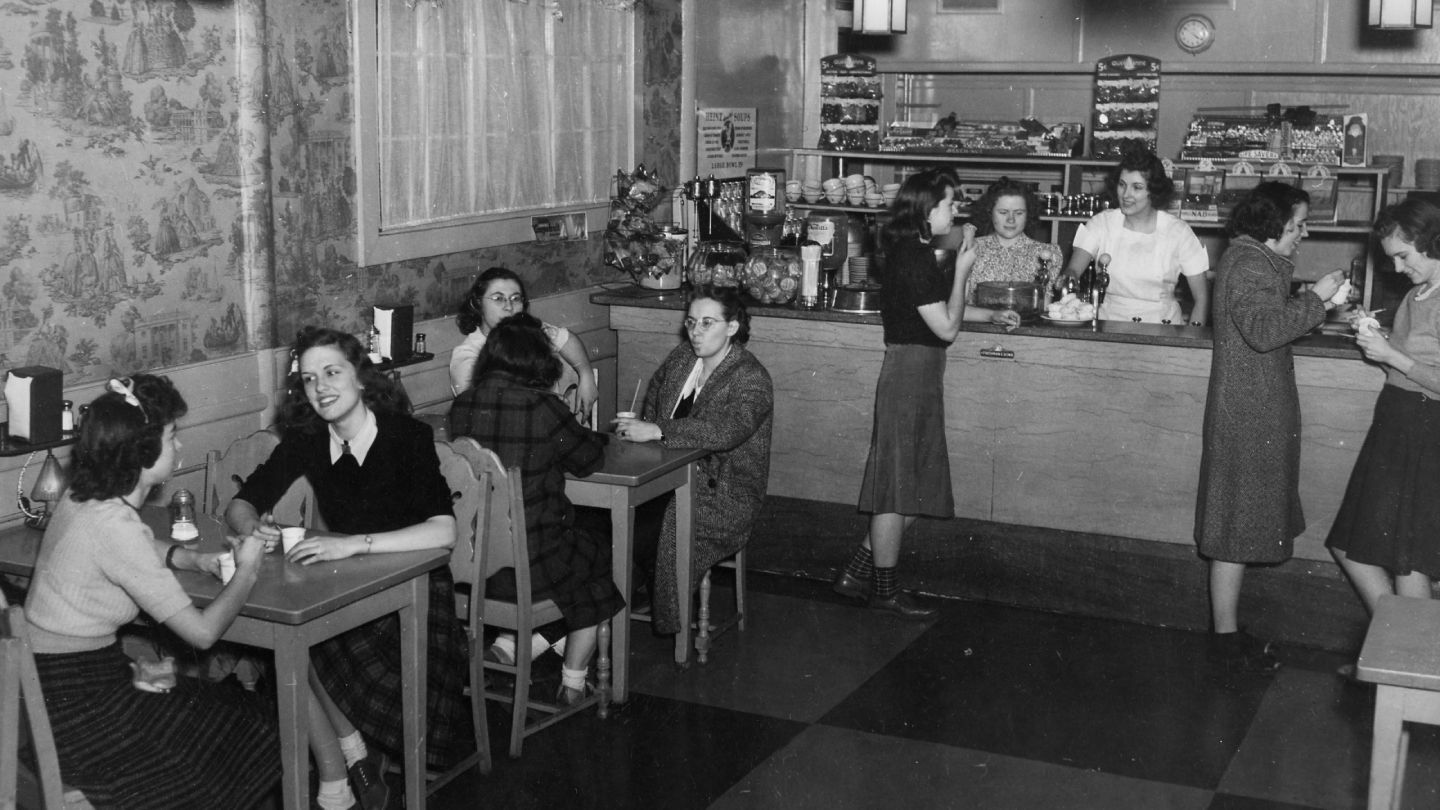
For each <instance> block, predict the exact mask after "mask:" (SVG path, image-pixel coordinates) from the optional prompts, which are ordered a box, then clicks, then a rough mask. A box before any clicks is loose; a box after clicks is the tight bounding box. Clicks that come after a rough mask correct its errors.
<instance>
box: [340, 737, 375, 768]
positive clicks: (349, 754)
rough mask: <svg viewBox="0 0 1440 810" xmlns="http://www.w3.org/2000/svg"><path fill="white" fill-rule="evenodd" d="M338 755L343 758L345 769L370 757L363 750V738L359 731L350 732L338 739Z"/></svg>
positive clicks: (367, 752) (364, 749)
mask: <svg viewBox="0 0 1440 810" xmlns="http://www.w3.org/2000/svg"><path fill="white" fill-rule="evenodd" d="M340 753H341V754H343V755H344V756H345V767H347V768H348V767H350V766H351V765H354V764H355V763H357V762H359V761H360V760H362V759H364V758H365V757H367V756H369V755H370V752H369V751H368V750H366V748H365V738H364V737H362V736H360V732H359V731H352V732H350V733H349V734H346V735H345V736H344V737H341V738H340Z"/></svg>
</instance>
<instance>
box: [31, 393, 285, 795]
mask: <svg viewBox="0 0 1440 810" xmlns="http://www.w3.org/2000/svg"><path fill="white" fill-rule="evenodd" d="M108 389H109V390H108V391H107V393H104V394H102V395H101V396H100V397H99V398H97V399H96V400H95V401H94V402H93V403H92V404H91V407H90V417H89V418H88V419H86V420H85V424H84V425H83V426H82V427H81V431H80V441H79V443H78V444H77V445H76V448H75V453H74V456H73V457H72V460H71V470H72V476H73V479H74V480H73V482H72V483H71V485H70V489H69V491H68V492H67V494H66V497H65V498H63V499H62V500H61V501H60V503H59V505H58V507H57V508H56V511H55V514H54V516H53V518H52V520H51V522H50V526H49V529H48V530H47V531H46V533H45V538H44V540H43V541H42V543H41V546H40V556H39V559H38V561H37V562H36V566H35V576H34V581H33V583H32V584H31V588H30V592H29V595H28V597H27V599H26V603H25V609H26V613H27V614H28V619H29V624H30V634H31V640H32V643H33V645H34V648H35V662H36V665H37V667H38V669H39V671H40V682H41V686H42V688H43V689H44V692H45V703H46V707H47V708H48V710H49V713H50V722H51V726H52V728H53V730H54V735H55V745H56V748H57V749H59V755H60V773H61V777H62V778H63V779H64V780H65V782H66V784H68V785H70V786H71V787H75V788H79V789H80V790H81V791H83V792H84V793H85V796H86V798H87V799H88V800H89V801H90V803H91V804H92V805H94V806H95V807H97V808H126V810H131V809H133V808H195V807H205V808H248V807H253V806H255V805H256V804H257V803H259V802H260V801H261V800H262V799H263V798H264V797H265V795H266V794H267V793H269V792H270V790H271V789H272V788H273V787H274V786H275V783H276V781H277V780H278V778H279V776H280V756H279V753H280V749H279V745H278V742H279V741H278V738H277V736H276V732H275V727H274V724H273V722H272V721H271V720H270V717H269V714H268V712H266V711H265V710H264V709H263V708H262V707H260V706H257V705H254V704H253V703H252V702H251V701H253V700H254V698H253V697H249V696H247V695H246V693H244V692H243V691H242V690H239V689H234V688H231V687H229V686H226V685H215V684H205V683H200V682H198V681H196V680H194V679H191V678H179V679H178V684H177V685H176V687H175V688H174V689H171V690H170V691H169V692H165V693H152V692H148V691H141V690H139V689H137V688H136V687H135V686H133V685H132V684H131V677H130V667H129V664H130V661H129V659H128V658H126V656H125V654H124V652H123V651H122V650H121V648H120V642H119V640H118V639H117V635H116V634H117V631H118V629H119V628H120V627H121V626H123V625H126V624H129V623H130V622H132V621H134V620H135V618H136V617H137V616H138V615H139V614H140V612H141V611H142V610H143V611H144V612H145V613H146V614H148V615H149V616H150V617H151V618H153V619H154V620H155V621H157V622H160V623H162V624H164V625H165V626H166V627H168V628H169V629H170V630H172V631H174V632H175V633H176V634H177V635H178V636H180V638H182V639H184V640H185V641H187V642H189V643H190V644H192V645H194V646H196V647H199V648H202V649H204V648H207V647H209V646H211V645H212V644H214V643H215V641H217V640H218V639H219V638H220V636H221V635H222V634H223V633H224V632H225V630H226V628H228V627H229V626H230V623H231V622H232V621H234V619H235V616H236V615H237V614H239V612H240V607H241V606H242V605H243V604H244V603H245V599H246V597H248V596H249V594H250V589H251V588H252V587H253V586H254V585H255V579H256V577H257V575H258V574H259V572H260V562H261V559H262V556H263V554H264V551H265V547H264V543H263V541H261V540H259V539H245V540H241V541H240V542H239V544H238V545H237V546H236V547H235V550H234V554H235V575H234V577H233V578H232V579H231V580H230V582H229V583H228V584H227V585H225V587H224V588H222V589H221V591H220V595H219V596H217V597H216V598H215V601H213V602H211V603H210V604H209V605H207V606H206V607H204V608H198V607H196V606H195V604H194V603H193V602H192V601H191V600H190V597H189V596H188V595H186V593H185V590H184V589H183V588H182V587H181V586H180V583H179V581H177V580H176V579H175V575H174V573H173V571H175V570H180V569H188V570H194V571H203V572H207V573H210V574H212V575H214V576H216V577H218V576H220V560H219V558H220V556H221V555H220V554H206V553H200V552H198V551H194V550H191V549H187V548H184V547H181V546H176V545H171V544H170V543H168V542H162V541H160V540H157V539H156V538H155V536H154V534H153V533H152V532H151V531H150V529H149V527H147V526H146V525H145V523H144V522H142V521H141V519H140V515H139V513H138V512H137V511H136V510H137V509H138V508H139V506H140V504H141V503H143V502H144V500H145V496H146V495H147V494H148V493H149V492H150V489H151V488H152V487H154V486H155V485H156V484H159V483H161V482H163V481H165V479H167V478H168V477H169V476H170V473H171V472H172V471H173V469H174V467H175V461H176V454H177V453H178V452H179V450H180V442H179V440H178V439H177V438H176V437H175V421H176V420H177V419H179V418H180V417H182V416H184V415H185V410H186V406H185V400H184V399H183V398H182V397H181V396H180V393H179V392H178V391H176V390H175V387H174V386H173V385H172V384H171V383H170V381H169V380H168V379H166V378H164V377H155V376H150V375H138V376H136V377H135V378H133V379H125V380H111V381H110V383H109V385H108ZM167 569H169V570H167Z"/></svg>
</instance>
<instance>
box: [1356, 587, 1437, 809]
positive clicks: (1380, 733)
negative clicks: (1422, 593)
mask: <svg viewBox="0 0 1440 810" xmlns="http://www.w3.org/2000/svg"><path fill="white" fill-rule="evenodd" d="M1437 633H1440V602H1437V601H1434V600H1430V599H1407V598H1405V597H1401V596H1393V595H1391V596H1382V597H1381V598H1380V603H1379V604H1378V605H1377V606H1376V607H1375V615H1374V616H1372V617H1371V619H1370V628H1369V629H1368V630H1366V631H1365V645H1364V647H1362V648H1361V650H1360V659H1359V661H1357V662H1356V665H1355V677H1357V678H1358V679H1360V680H1362V681H1366V682H1368V683H1373V684H1375V686H1376V693H1375V740H1374V744H1373V746H1372V747H1371V749H1370V802H1369V807H1370V810H1398V808H1399V807H1400V799H1401V796H1402V795H1403V793H1404V787H1405V757H1406V754H1407V753H1408V752H1409V748H1410V732H1408V731H1406V730H1405V723H1406V722H1411V723H1428V724H1429V725H1432V726H1440V645H1437V644H1436V643H1435V640H1436V635H1437Z"/></svg>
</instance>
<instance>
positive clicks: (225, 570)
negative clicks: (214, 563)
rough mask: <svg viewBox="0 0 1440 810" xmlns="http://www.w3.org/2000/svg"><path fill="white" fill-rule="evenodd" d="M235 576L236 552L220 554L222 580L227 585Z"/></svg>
mask: <svg viewBox="0 0 1440 810" xmlns="http://www.w3.org/2000/svg"><path fill="white" fill-rule="evenodd" d="M234 576H235V553H234V552H232V551H227V552H225V553H224V554H221V555H220V581H221V582H223V583H225V584H226V585H229V584H230V580H231V579H232V578H233V577H234Z"/></svg>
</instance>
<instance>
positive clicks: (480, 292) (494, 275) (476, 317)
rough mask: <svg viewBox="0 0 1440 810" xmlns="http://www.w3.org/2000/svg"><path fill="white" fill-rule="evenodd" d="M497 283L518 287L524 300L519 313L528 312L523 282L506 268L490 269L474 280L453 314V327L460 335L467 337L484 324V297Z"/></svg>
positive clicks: (528, 297)
mask: <svg viewBox="0 0 1440 810" xmlns="http://www.w3.org/2000/svg"><path fill="white" fill-rule="evenodd" d="M497 281H513V282H515V284H516V285H518V286H519V287H520V296H521V297H522V298H524V299H525V303H524V305H523V306H522V307H521V309H520V311H521V312H529V311H530V294H529V293H527V292H525V282H524V281H522V280H521V278H520V276H519V275H518V274H516V272H515V271H514V270H511V269H510V268H508V267H491V268H490V269H488V270H486V271H485V272H483V273H481V274H480V277H479V278H477V279H475V283H474V284H471V285H470V291H469V292H467V293H466V294H465V300H464V301H461V302H460V311H459V312H457V313H455V325H456V326H458V327H460V334H462V335H468V334H470V333H471V332H474V331H475V330H476V329H479V328H480V325H481V324H482V323H484V322H485V296H486V295H488V294H489V293H490V285H491V284H494V283H495V282H497Z"/></svg>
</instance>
